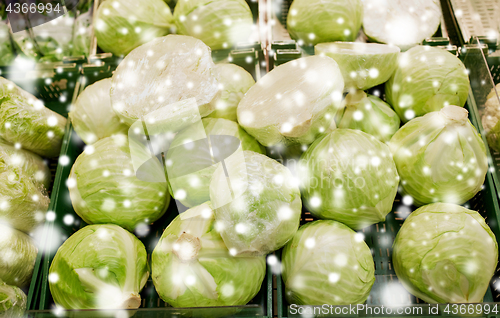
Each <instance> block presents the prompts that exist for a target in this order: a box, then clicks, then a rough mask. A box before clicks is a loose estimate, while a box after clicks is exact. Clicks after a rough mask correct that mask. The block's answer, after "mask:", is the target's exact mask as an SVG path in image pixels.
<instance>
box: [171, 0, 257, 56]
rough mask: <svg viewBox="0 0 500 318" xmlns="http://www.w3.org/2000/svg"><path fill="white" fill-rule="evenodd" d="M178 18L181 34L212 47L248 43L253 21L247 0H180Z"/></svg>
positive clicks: (178, 29) (226, 46)
mask: <svg viewBox="0 0 500 318" xmlns="http://www.w3.org/2000/svg"><path fill="white" fill-rule="evenodd" d="M174 19H175V23H176V25H177V32H178V33H179V34H184V35H190V36H194V37H195V38H198V39H200V40H202V41H203V42H204V43H205V44H206V45H208V46H210V48H211V49H212V50H220V49H230V48H232V47H233V46H235V45H236V44H237V43H238V42H248V38H249V36H250V33H251V32H252V24H253V18H252V12H251V11H250V7H249V6H248V4H247V3H246V1H245V0H179V1H178V2H177V5H176V6H175V10H174Z"/></svg>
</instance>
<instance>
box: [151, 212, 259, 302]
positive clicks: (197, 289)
mask: <svg viewBox="0 0 500 318" xmlns="http://www.w3.org/2000/svg"><path fill="white" fill-rule="evenodd" d="M216 227H217V226H216V225H215V222H214V213H213V210H212V208H211V205H210V202H207V203H203V204H202V205H199V206H196V207H194V208H191V209H189V210H187V211H186V212H184V213H181V214H180V215H179V216H177V217H176V218H175V220H174V221H172V223H170V225H169V226H168V227H167V228H166V229H165V232H163V235H162V236H161V238H160V241H159V243H158V245H157V246H156V248H155V250H154V251H153V255H152V261H151V267H152V276H153V283H154V285H155V287H156V290H157V291H158V294H159V295H160V297H161V298H162V299H163V300H165V301H166V302H167V303H169V304H170V305H172V306H174V307H209V306H237V305H245V304H246V303H248V302H249V301H250V300H251V299H252V298H253V297H254V296H255V295H256V294H257V292H258V291H259V290H260V287H261V285H262V281H263V279H264V276H265V273H266V262H265V257H264V256H260V257H233V256H231V255H230V253H229V251H228V249H227V247H226V245H225V244H224V242H223V241H222V238H221V236H220V234H219V233H218V232H217V230H216Z"/></svg>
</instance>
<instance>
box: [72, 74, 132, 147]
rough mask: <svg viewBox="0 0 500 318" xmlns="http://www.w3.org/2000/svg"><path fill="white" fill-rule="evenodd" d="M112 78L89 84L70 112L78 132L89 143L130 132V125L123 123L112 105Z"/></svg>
mask: <svg viewBox="0 0 500 318" xmlns="http://www.w3.org/2000/svg"><path fill="white" fill-rule="evenodd" d="M110 90H111V78H106V79H103V80H100V81H98V82H95V83H94V84H92V85H89V86H87V87H86V88H85V89H84V90H83V92H82V93H81V94H80V95H79V96H78V98H77V100H76V102H75V103H74V104H73V105H72V107H71V111H70V112H69V115H68V116H69V118H70V119H71V122H72V123H73V127H74V128H75V131H76V133H77V134H78V136H80V138H82V140H83V141H84V142H85V143H86V144H87V145H91V144H93V143H95V142H96V141H98V140H100V139H103V138H106V137H111V136H112V135H116V134H124V135H126V134H127V133H128V126H127V125H125V124H124V123H122V121H121V119H120V118H119V117H118V115H116V113H115V112H114V111H113V108H112V107H111V97H110Z"/></svg>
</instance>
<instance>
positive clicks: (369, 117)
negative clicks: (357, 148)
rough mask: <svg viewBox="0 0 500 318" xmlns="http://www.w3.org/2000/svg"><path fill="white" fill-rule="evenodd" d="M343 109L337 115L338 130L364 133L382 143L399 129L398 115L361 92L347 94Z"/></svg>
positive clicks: (379, 101) (389, 107) (377, 100)
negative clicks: (353, 130) (355, 130)
mask: <svg viewBox="0 0 500 318" xmlns="http://www.w3.org/2000/svg"><path fill="white" fill-rule="evenodd" d="M344 102H345V108H343V109H342V111H340V112H339V113H338V115H337V118H336V120H335V121H336V122H337V127H338V128H349V129H357V130H361V131H364V132H365V133H367V134H370V135H373V136H375V137H376V138H377V139H378V140H380V141H382V142H386V141H389V139H391V137H392V135H394V134H395V133H396V131H398V129H399V124H400V123H401V122H400V120H399V116H398V114H396V113H395V112H394V110H392V108H391V106H389V105H388V104H387V103H385V102H384V101H383V100H381V99H380V98H378V97H376V96H373V95H367V94H366V93H365V92H363V91H355V92H352V93H349V94H347V96H346V98H345V99H344Z"/></svg>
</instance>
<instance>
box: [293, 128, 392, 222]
mask: <svg viewBox="0 0 500 318" xmlns="http://www.w3.org/2000/svg"><path fill="white" fill-rule="evenodd" d="M299 175H300V179H301V183H302V186H303V191H302V195H303V197H304V199H305V205H306V207H308V208H309V210H310V212H311V213H312V214H313V215H315V216H316V217H319V218H326V219H333V220H336V221H339V222H342V223H344V224H346V225H348V226H349V227H351V228H353V229H362V228H364V227H366V226H369V225H371V224H374V223H378V222H381V221H384V220H385V216H386V215H387V214H388V213H389V212H390V211H391V209H392V203H393V202H394V198H395V197H396V193H397V190H398V183H399V177H398V173H397V171H396V165H395V164H394V161H393V159H392V156H391V152H390V150H389V147H387V145H385V144H383V143H382V142H380V141H379V140H377V139H376V138H375V137H374V136H371V135H368V134H366V133H364V132H362V131H358V130H351V129H335V130H334V131H333V132H331V133H330V134H328V135H325V136H323V137H320V138H319V139H318V140H316V141H315V142H314V143H313V144H312V145H311V146H310V147H309V149H307V151H306V152H305V153H304V154H303V155H302V157H301V162H300V165H299Z"/></svg>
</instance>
